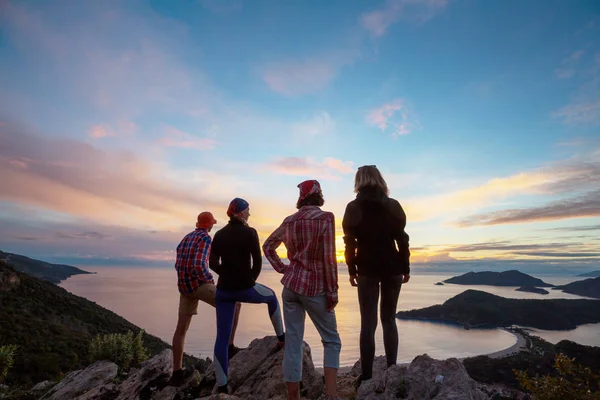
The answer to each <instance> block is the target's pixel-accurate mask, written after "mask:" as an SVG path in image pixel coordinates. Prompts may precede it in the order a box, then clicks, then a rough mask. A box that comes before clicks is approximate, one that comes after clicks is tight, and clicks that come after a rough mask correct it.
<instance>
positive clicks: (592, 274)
mask: <svg viewBox="0 0 600 400" xmlns="http://www.w3.org/2000/svg"><path fill="white" fill-rule="evenodd" d="M577 276H581V277H584V278H598V277H600V270H598V271H592V272H586V273H585V274H579V275H577Z"/></svg>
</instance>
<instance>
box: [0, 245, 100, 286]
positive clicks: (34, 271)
mask: <svg viewBox="0 0 600 400" xmlns="http://www.w3.org/2000/svg"><path fill="white" fill-rule="evenodd" d="M0 261H4V262H5V263H6V265H9V266H11V267H13V268H14V269H15V270H17V271H19V272H23V273H25V274H27V275H31V276H35V277H36V278H39V279H43V280H45V281H49V282H52V283H54V284H59V283H60V282H62V281H64V280H65V279H67V278H69V277H71V276H73V275H81V274H94V273H95V272H89V271H84V270H82V269H79V268H77V267H72V266H70V265H63V264H52V263H49V262H45V261H40V260H34V259H33V258H29V257H25V256H22V255H20V254H13V253H6V252H3V251H0Z"/></svg>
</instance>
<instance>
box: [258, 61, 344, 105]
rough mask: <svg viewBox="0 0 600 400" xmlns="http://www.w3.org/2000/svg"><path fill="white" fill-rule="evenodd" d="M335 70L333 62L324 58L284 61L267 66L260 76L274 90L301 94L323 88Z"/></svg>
mask: <svg viewBox="0 0 600 400" xmlns="http://www.w3.org/2000/svg"><path fill="white" fill-rule="evenodd" d="M336 70H337V66H336V65H335V63H333V62H330V61H326V60H317V59H309V60H302V61H298V60H294V61H284V62H279V63H273V64H271V65H269V66H267V67H266V68H265V69H264V70H263V72H262V78H263V80H264V81H265V83H266V84H267V85H268V86H269V88H270V89H271V90H273V91H274V92H277V93H280V94H283V95H285V96H302V95H306V94H310V93H314V92H317V91H319V90H322V89H324V88H325V87H326V86H327V85H328V84H329V83H330V82H331V81H332V80H333V77H334V76H335V74H336Z"/></svg>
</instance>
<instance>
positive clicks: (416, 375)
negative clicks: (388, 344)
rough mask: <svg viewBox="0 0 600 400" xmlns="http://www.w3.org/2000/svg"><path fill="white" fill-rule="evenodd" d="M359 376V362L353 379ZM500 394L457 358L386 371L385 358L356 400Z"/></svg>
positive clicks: (474, 399) (446, 399)
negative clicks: (484, 383)
mask: <svg viewBox="0 0 600 400" xmlns="http://www.w3.org/2000/svg"><path fill="white" fill-rule="evenodd" d="M358 373H360V362H358V363H356V364H355V366H354V368H353V370H352V371H351V373H350V374H351V375H356V376H357V375H358ZM497 394H498V390H493V389H492V388H487V386H486V385H482V384H480V383H478V382H476V381H474V380H473V379H471V377H470V376H469V375H468V374H467V371H466V369H465V367H464V366H463V365H462V363H461V362H460V361H459V360H458V359H456V358H449V359H447V360H444V361H439V360H434V359H432V358H431V357H429V356H428V355H426V354H425V355H421V356H418V357H416V358H415V359H414V360H413V361H412V362H411V363H410V364H408V365H407V364H404V365H392V366H391V367H389V368H387V367H386V362H385V358H384V357H377V358H376V359H375V362H374V365H373V378H372V379H369V380H367V381H364V382H362V384H361V385H360V387H359V389H358V391H357V394H356V399H357V400H360V399H369V400H375V399H382V400H383V399H385V400H388V399H389V400H392V399H394V400H396V399H406V400H420V399H435V400H487V399H491V398H493V397H494V396H497Z"/></svg>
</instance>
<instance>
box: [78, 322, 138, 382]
mask: <svg viewBox="0 0 600 400" xmlns="http://www.w3.org/2000/svg"><path fill="white" fill-rule="evenodd" d="M143 334H144V331H143V330H140V331H139V332H138V334H137V335H136V336H133V332H131V331H128V332H127V333H125V334H121V333H109V334H107V335H99V336H96V337H95V338H94V339H93V340H92V342H91V344H90V356H91V358H92V361H97V360H109V361H112V362H114V363H115V364H117V366H118V367H119V370H120V371H121V372H127V371H128V370H129V368H131V367H137V366H139V364H140V363H141V362H143V361H145V360H146V359H147V358H148V355H147V352H146V349H145V348H144V345H143V343H142V336H143Z"/></svg>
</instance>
